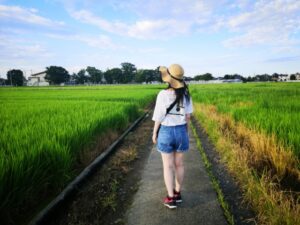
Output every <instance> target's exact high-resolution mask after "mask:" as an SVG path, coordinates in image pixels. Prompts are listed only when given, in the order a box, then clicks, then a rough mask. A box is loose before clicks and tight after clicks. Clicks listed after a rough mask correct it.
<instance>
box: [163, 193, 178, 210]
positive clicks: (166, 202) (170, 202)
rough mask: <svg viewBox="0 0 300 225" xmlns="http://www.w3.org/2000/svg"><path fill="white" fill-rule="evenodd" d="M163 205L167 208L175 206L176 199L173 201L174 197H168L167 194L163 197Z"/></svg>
mask: <svg viewBox="0 0 300 225" xmlns="http://www.w3.org/2000/svg"><path fill="white" fill-rule="evenodd" d="M164 205H165V206H167V207H168V208H169V209H175V208H177V205H176V201H175V199H174V197H173V198H170V197H169V196H167V197H165V199H164Z"/></svg>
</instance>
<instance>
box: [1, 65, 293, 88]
mask: <svg viewBox="0 0 300 225" xmlns="http://www.w3.org/2000/svg"><path fill="white" fill-rule="evenodd" d="M45 73H46V76H45V80H46V81H48V82H49V84H50V85H59V84H61V83H65V84H86V83H88V84H129V83H152V82H155V81H156V82H162V80H161V77H160V74H159V72H158V68H156V69H137V68H136V66H135V65H134V64H132V63H129V62H124V63H121V67H120V68H117V67H115V68H112V69H107V70H106V71H101V70H100V69H97V68H96V67H92V66H88V67H87V68H85V69H81V70H79V72H78V73H72V74H69V72H68V71H67V70H66V69H65V68H63V67H61V66H49V67H46V71H45ZM297 74H298V73H296V74H291V76H290V79H291V80H293V79H296V75H297ZM279 76H287V74H278V73H273V74H272V75H269V74H259V75H256V76H253V77H251V76H248V77H243V76H242V75H239V74H225V75H224V76H223V77H218V78H216V77H214V76H213V75H212V74H211V73H205V74H201V75H196V76H194V77H193V78H192V77H185V80H186V81H191V80H195V81H200V80H204V81H208V80H218V79H219V80H220V79H221V80H229V79H238V80H241V81H243V82H252V81H274V80H276V79H277V78H278V77H279ZM6 77H7V79H3V78H0V85H13V86H23V85H24V84H25V82H26V81H27V80H26V78H25V77H24V74H23V71H22V70H19V69H12V70H9V71H8V72H7V74H6Z"/></svg>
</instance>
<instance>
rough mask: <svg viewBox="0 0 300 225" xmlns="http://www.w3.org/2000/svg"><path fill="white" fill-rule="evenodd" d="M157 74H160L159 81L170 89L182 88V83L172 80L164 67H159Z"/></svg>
mask: <svg viewBox="0 0 300 225" xmlns="http://www.w3.org/2000/svg"><path fill="white" fill-rule="evenodd" d="M159 72H160V74H161V79H162V80H163V81H164V82H166V83H169V84H170V85H171V87H172V88H175V89H177V88H182V87H184V84H183V82H180V81H178V80H175V79H173V78H172V77H171V76H170V75H169V73H168V69H167V67H165V66H160V67H159Z"/></svg>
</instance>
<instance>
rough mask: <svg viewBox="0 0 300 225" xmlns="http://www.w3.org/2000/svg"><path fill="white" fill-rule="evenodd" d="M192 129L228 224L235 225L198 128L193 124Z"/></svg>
mask: <svg viewBox="0 0 300 225" xmlns="http://www.w3.org/2000/svg"><path fill="white" fill-rule="evenodd" d="M191 128H192V131H193V134H194V136H195V139H196V143H197V147H198V150H199V152H200V154H201V158H202V160H203V161H204V165H205V168H206V171H207V173H208V175H209V177H210V179H211V182H212V185H213V188H214V189H215V191H216V193H217V196H218V200H219V203H220V205H221V207H222V208H223V210H224V215H225V217H226V219H227V222H228V224H230V225H233V224H234V218H233V215H232V214H231V212H230V209H229V205H228V203H227V202H226V200H225V198H224V194H223V192H222V189H221V187H220V184H219V182H218V180H217V179H216V178H215V176H214V175H213V172H212V168H211V167H212V165H211V163H210V162H209V160H208V158H207V156H206V153H205V152H204V149H203V147H202V144H201V141H200V138H199V137H198V136H197V131H196V128H195V127H194V125H193V124H192V123H191Z"/></svg>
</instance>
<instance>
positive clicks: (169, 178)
mask: <svg viewBox="0 0 300 225" xmlns="http://www.w3.org/2000/svg"><path fill="white" fill-rule="evenodd" d="M161 156H162V161H163V167H164V180H165V185H166V188H167V191H168V196H169V197H173V196H174V191H173V190H174V184H173V182H174V153H169V154H168V153H161Z"/></svg>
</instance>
